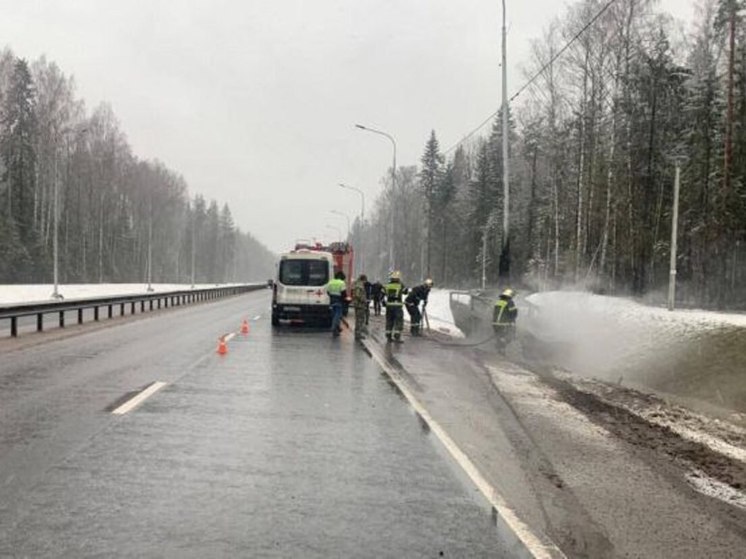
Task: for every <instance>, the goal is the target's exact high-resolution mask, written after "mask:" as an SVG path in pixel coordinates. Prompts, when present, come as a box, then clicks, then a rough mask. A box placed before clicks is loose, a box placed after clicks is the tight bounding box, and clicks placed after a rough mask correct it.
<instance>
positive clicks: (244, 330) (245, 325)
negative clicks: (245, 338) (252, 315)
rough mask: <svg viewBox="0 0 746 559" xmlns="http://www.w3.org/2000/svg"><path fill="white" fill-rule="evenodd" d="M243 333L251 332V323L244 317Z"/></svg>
mask: <svg viewBox="0 0 746 559" xmlns="http://www.w3.org/2000/svg"><path fill="white" fill-rule="evenodd" d="M241 333H242V334H244V335H246V334H248V333H249V323H248V321H247V320H246V319H244V321H243V323H242V324H241Z"/></svg>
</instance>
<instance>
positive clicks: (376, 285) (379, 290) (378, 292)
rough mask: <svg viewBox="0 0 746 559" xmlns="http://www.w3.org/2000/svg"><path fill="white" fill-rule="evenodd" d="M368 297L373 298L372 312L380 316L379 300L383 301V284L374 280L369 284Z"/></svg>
mask: <svg viewBox="0 0 746 559" xmlns="http://www.w3.org/2000/svg"><path fill="white" fill-rule="evenodd" d="M370 298H371V299H373V314H374V315H376V316H381V302H382V301H383V285H381V282H380V281H378V280H376V281H374V282H373V284H372V285H371V286H370Z"/></svg>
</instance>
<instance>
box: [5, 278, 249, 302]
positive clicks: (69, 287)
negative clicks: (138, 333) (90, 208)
mask: <svg viewBox="0 0 746 559" xmlns="http://www.w3.org/2000/svg"><path fill="white" fill-rule="evenodd" d="M221 285H239V284H221ZM147 287H148V286H147V284H143V283H88V284H66V285H60V286H59V288H58V290H59V292H60V294H61V295H62V296H63V297H64V298H65V299H85V298H87V297H107V296H115V295H139V294H145V293H147V292H148V291H147ZM152 287H153V291H155V292H164V291H181V290H186V289H191V284H182V283H154V284H153V286H152ZM210 287H216V284H214V283H210V284H200V285H195V286H194V288H195V289H208V288H210ZM53 291H54V285H52V284H39V285H0V305H12V304H14V303H36V302H41V301H52V300H53V299H52V298H51V294H52V292H53Z"/></svg>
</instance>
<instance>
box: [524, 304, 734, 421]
mask: <svg viewBox="0 0 746 559" xmlns="http://www.w3.org/2000/svg"><path fill="white" fill-rule="evenodd" d="M519 308H520V306H519ZM519 328H520V329H522V330H523V331H524V332H526V333H527V334H529V335H530V337H532V338H534V339H536V340H538V343H537V344H536V345H535V346H534V347H533V348H532V349H536V350H537V351H539V352H545V355H544V356H543V357H544V358H546V359H547V360H548V361H550V362H552V363H554V364H555V365H558V366H561V367H564V368H566V369H569V370H570V371H572V372H574V373H579V374H581V375H584V376H589V377H595V378H600V379H602V380H605V381H612V382H615V383H622V382H623V383H624V384H630V385H636V386H641V387H646V388H652V389H653V390H656V391H661V392H665V393H668V394H673V395H677V396H682V397H685V398H692V399H694V400H701V401H706V402H708V403H711V404H713V405H717V406H725V407H730V408H732V409H736V410H744V409H746V378H745V377H744V375H743V371H744V369H746V315H743V314H738V313H722V312H709V311H703V310H677V311H672V312H669V311H668V310H666V309H663V308H660V307H649V306H646V305H643V304H640V303H637V302H636V301H632V300H629V299H623V298H615V297H607V296H601V295H593V294H589V293H578V292H566V291H553V292H544V293H535V294H533V295H529V296H528V297H526V299H525V305H524V308H523V309H521V316H520V317H519Z"/></svg>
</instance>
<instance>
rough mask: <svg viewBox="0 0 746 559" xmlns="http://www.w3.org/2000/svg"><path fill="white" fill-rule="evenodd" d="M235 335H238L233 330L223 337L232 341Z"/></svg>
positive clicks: (227, 340)
mask: <svg viewBox="0 0 746 559" xmlns="http://www.w3.org/2000/svg"><path fill="white" fill-rule="evenodd" d="M235 337H236V333H235V332H231V333H230V334H228V335H227V336H225V337H224V338H223V339H224V340H225V341H226V342H230V341H231V340H232V339H233V338H235Z"/></svg>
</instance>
